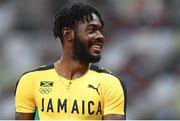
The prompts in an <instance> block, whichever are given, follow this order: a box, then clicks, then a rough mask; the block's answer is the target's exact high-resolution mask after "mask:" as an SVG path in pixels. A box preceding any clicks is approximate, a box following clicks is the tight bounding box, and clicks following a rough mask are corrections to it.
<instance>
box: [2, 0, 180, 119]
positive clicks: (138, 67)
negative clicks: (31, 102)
mask: <svg viewBox="0 0 180 121" xmlns="http://www.w3.org/2000/svg"><path fill="white" fill-rule="evenodd" d="M76 1H78V0H76ZM82 1H83V2H86V3H90V4H92V5H94V6H96V7H97V8H98V9H99V11H100V12H101V13H102V15H103V18H104V21H105V38H106V42H105V45H104V48H103V53H102V59H101V61H100V62H99V63H98V64H99V65H102V66H103V67H105V68H107V69H110V70H112V71H113V72H114V73H115V74H117V75H119V76H120V77H121V79H122V80H123V81H124V82H125V83H126V85H127V91H128V95H127V96H128V104H127V119H137V120H138V119H163V120H165V119H180V115H179V114H180V94H179V92H180V0H91V1H88V0H82ZM72 2H73V0H0V109H1V110H0V119H9V120H10V119H14V114H15V107H14V90H15V85H16V82H17V81H18V79H19V77H20V76H21V74H22V73H23V72H25V71H28V70H30V69H32V68H35V67H37V66H40V65H44V64H50V63H53V62H55V61H56V60H57V59H59V58H60V56H61V54H62V49H61V44H60V40H55V39H54V37H53V33H52V28H53V23H54V16H55V13H56V11H57V10H58V9H59V8H61V7H62V6H65V5H68V4H71V3H72Z"/></svg>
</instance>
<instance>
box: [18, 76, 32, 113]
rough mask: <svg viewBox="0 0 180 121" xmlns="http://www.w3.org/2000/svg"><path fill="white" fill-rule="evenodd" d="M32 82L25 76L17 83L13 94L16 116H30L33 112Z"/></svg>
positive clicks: (30, 78)
mask: <svg viewBox="0 0 180 121" xmlns="http://www.w3.org/2000/svg"><path fill="white" fill-rule="evenodd" d="M35 104H36V103H35V98H34V82H33V80H32V77H31V75H29V74H25V75H23V76H22V77H21V78H20V80H19V81H18V84H17V87H16V93H15V107H16V112H17V116H18V115H20V116H21V115H23V116H26V115H28V116H29V115H30V114H31V115H32V114H33V113H34V112H35V107H36V105H35Z"/></svg>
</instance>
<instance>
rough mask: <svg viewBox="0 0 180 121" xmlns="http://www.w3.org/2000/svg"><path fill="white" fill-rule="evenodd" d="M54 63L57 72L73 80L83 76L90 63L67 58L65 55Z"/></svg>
mask: <svg viewBox="0 0 180 121" xmlns="http://www.w3.org/2000/svg"><path fill="white" fill-rule="evenodd" d="M54 65H55V70H56V71H57V73H58V74H59V75H60V76H63V77H65V78H66V79H68V80H73V79H76V78H79V77H81V76H83V75H84V74H85V73H86V72H87V70H88V68H89V64H81V63H80V62H79V61H76V60H72V59H66V58H64V57H62V58H61V59H60V60H59V61H57V62H56V63H55V64H54Z"/></svg>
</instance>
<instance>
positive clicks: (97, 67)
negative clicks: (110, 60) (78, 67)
mask: <svg viewBox="0 0 180 121" xmlns="http://www.w3.org/2000/svg"><path fill="white" fill-rule="evenodd" d="M90 70H93V71H96V72H99V73H107V74H112V72H111V71H109V70H107V69H104V68H103V67H101V66H97V65H94V64H91V66H90Z"/></svg>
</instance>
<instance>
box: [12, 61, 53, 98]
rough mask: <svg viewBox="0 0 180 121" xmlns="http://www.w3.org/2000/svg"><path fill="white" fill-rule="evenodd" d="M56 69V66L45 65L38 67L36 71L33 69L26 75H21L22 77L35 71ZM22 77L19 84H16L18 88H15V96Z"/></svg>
mask: <svg viewBox="0 0 180 121" xmlns="http://www.w3.org/2000/svg"><path fill="white" fill-rule="evenodd" d="M53 68H54V64H50V65H43V66H40V67H37V68H35V69H32V70H30V71H27V72H25V73H23V74H22V75H21V77H22V76H23V75H25V74H27V73H30V72H34V71H43V70H49V69H53ZM21 77H20V78H19V79H18V81H17V83H16V86H15V90H14V96H15V95H16V89H17V86H18V83H19V80H20V79H21Z"/></svg>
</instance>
